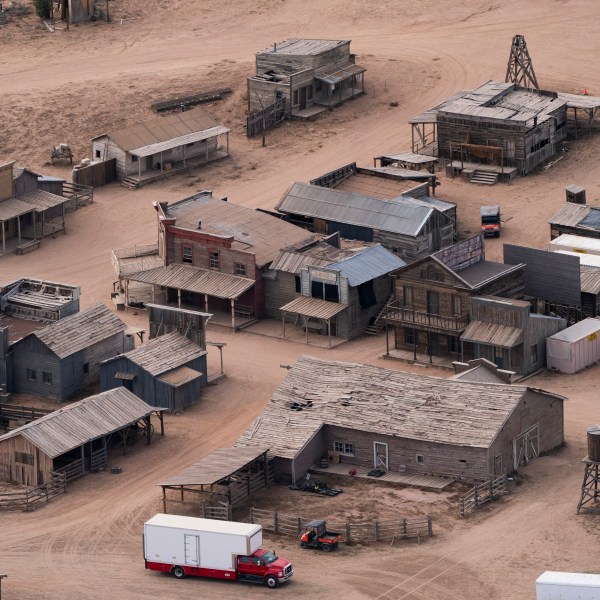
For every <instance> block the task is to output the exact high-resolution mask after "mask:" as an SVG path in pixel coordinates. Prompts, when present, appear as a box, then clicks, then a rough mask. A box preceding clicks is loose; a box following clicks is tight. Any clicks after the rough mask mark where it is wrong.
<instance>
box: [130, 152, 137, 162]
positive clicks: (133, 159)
mask: <svg viewBox="0 0 600 600" xmlns="http://www.w3.org/2000/svg"><path fill="white" fill-rule="evenodd" d="M137 161H138V157H137V156H136V155H135V154H132V155H131V162H137Z"/></svg>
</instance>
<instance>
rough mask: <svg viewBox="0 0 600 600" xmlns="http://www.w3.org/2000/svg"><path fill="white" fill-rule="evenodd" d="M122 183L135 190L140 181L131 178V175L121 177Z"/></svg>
mask: <svg viewBox="0 0 600 600" xmlns="http://www.w3.org/2000/svg"><path fill="white" fill-rule="evenodd" d="M121 185H122V186H123V187H126V188H127V189H128V190H135V189H136V188H137V187H138V186H139V182H138V181H136V180H135V179H131V177H124V178H123V179H121Z"/></svg>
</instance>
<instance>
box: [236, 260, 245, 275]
mask: <svg viewBox="0 0 600 600" xmlns="http://www.w3.org/2000/svg"><path fill="white" fill-rule="evenodd" d="M235 274H236V275H242V276H243V275H245V274H246V265H245V264H244V263H235Z"/></svg>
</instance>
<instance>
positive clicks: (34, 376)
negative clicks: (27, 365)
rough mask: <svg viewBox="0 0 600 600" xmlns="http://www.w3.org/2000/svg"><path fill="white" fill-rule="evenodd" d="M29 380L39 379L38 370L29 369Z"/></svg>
mask: <svg viewBox="0 0 600 600" xmlns="http://www.w3.org/2000/svg"><path fill="white" fill-rule="evenodd" d="M27 381H37V371H36V370H35V369H27Z"/></svg>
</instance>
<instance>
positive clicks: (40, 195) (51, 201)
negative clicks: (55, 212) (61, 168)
mask: <svg viewBox="0 0 600 600" xmlns="http://www.w3.org/2000/svg"><path fill="white" fill-rule="evenodd" d="M19 200H21V201H22V202H25V203H26V204H29V205H30V206H32V207H33V208H35V212H44V211H45V210H48V209H49V208H54V207H55V206H60V205H61V204H65V202H68V201H69V199H68V198H65V197H64V196H58V195H57V194H51V193H50V192H47V191H46V190H34V191H32V192H29V194H25V195H24V196H20V197H19Z"/></svg>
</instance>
